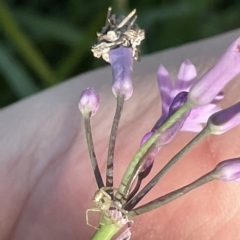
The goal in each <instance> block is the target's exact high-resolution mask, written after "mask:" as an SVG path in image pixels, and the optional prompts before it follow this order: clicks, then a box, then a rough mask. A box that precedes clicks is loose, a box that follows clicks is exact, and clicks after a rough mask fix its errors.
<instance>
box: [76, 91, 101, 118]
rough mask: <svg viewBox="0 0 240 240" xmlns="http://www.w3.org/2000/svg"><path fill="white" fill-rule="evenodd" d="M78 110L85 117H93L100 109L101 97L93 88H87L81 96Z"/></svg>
mask: <svg viewBox="0 0 240 240" xmlns="http://www.w3.org/2000/svg"><path fill="white" fill-rule="evenodd" d="M78 108H79V110H80V112H81V113H82V115H83V116H93V115H94V114H95V113H96V112H97V111H98V108H99V95H98V93H97V92H96V91H95V90H94V89H93V88H87V89H86V90H84V91H83V92H82V94H81V96H80V100H79V103H78Z"/></svg>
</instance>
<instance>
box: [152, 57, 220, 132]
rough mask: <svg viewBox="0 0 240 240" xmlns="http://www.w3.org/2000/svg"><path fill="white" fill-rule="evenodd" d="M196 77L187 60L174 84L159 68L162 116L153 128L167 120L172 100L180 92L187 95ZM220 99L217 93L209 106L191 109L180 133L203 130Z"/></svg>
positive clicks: (162, 69)
mask: <svg viewBox="0 0 240 240" xmlns="http://www.w3.org/2000/svg"><path fill="white" fill-rule="evenodd" d="M196 76H197V72H196V68H195V66H194V65H193V64H192V63H191V62H190V60H188V59H186V60H185V61H184V62H183V63H182V64H181V66H180V69H179V72H178V75H177V79H176V81H175V83H174V84H173V83H172V81H171V79H170V77H169V74H168V71H167V70H166V69H165V68H164V67H163V66H162V65H161V66H160V67H159V69H158V77H157V81H158V87H159V90H160V94H161V98H162V115H161V117H160V119H159V120H158V121H157V123H156V124H155V127H154V128H159V127H160V126H161V125H162V124H163V123H164V122H165V121H166V120H167V119H168V117H169V113H170V110H171V108H170V107H171V104H172V103H173V100H174V98H176V97H177V96H178V94H179V93H181V92H186V93H188V92H189V89H190V88H191V86H192V85H193V84H194V83H195V82H196ZM222 98H223V95H222V93H219V94H218V95H217V96H216V97H215V98H214V99H213V101H212V102H211V103H210V104H207V105H205V106H201V107H197V108H194V109H192V110H191V112H190V114H189V116H188V117H187V119H186V121H185V122H184V123H183V125H182V127H181V131H189V132H200V131H201V130H202V128H203V127H202V124H204V123H206V122H207V120H208V118H209V116H210V115H211V114H213V113H215V112H217V111H219V110H220V108H219V107H217V106H216V103H218V102H219V101H220V100H221V99H222ZM183 103H185V102H182V104H183ZM182 104H180V105H179V107H181V105H182ZM179 107H178V108H179ZM176 110H178V109H175V111H176Z"/></svg>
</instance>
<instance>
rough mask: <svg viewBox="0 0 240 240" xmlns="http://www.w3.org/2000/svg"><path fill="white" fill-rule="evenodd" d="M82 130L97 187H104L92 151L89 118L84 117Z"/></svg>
mask: <svg viewBox="0 0 240 240" xmlns="http://www.w3.org/2000/svg"><path fill="white" fill-rule="evenodd" d="M84 128H85V133H86V139H87V145H88V152H89V156H90V159H91V163H92V168H93V172H94V176H95V179H96V182H97V185H98V188H99V189H100V188H102V187H104V183H103V180H102V176H101V172H100V170H99V167H98V163H97V158H96V154H95V150H94V144H93V138H92V131H91V124H90V117H89V116H87V117H84Z"/></svg>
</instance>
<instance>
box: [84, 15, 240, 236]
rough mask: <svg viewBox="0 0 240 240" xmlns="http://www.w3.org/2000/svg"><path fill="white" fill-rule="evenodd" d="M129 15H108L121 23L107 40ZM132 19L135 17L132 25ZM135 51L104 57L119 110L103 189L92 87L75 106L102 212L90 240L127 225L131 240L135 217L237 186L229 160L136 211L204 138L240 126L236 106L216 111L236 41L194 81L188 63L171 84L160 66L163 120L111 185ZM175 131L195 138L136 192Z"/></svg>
mask: <svg viewBox="0 0 240 240" xmlns="http://www.w3.org/2000/svg"><path fill="white" fill-rule="evenodd" d="M131 14H132V13H131ZM131 14H130V15H129V16H127V17H126V18H122V17H121V21H120V20H117V19H116V17H115V16H114V18H113V17H112V16H108V20H109V24H110V25H111V24H113V23H112V22H111V21H112V19H114V21H115V22H118V23H119V22H120V25H121V26H118V27H117V25H116V24H115V25H114V27H115V28H114V27H113V25H111V29H109V26H108V27H107V28H104V34H106V35H107V37H108V38H109V37H113V40H114V39H115V38H116V37H117V36H118V35H117V34H119V31H120V30H119V29H120V28H122V29H124V31H130V30H131V29H130V28H129V26H130V27H131V26H135V25H134V24H131V23H129V20H130V19H131V17H132V15H133V14H132V15H131ZM134 14H135V12H134ZM135 20H136V19H135V18H134V20H133V23H135ZM133 30H136V29H135V28H134V29H133ZM109 31H110V32H109ZM112 31H113V32H112ZM141 31H143V30H141ZM123 35H124V34H123ZM123 35H121V36H123ZM104 36H105V35H104ZM104 36H103V35H99V37H100V38H101V39H104V40H108V42H111V41H110V40H109V39H108V38H106V36H105V37H104ZM114 36H115V38H114ZM111 39H112V38H111ZM115 40H116V39H115ZM115 40H114V41H115ZM135 50H136V49H134V47H133V46H132V45H131V44H129V45H124V44H120V45H119V46H117V47H116V46H115V48H112V49H109V51H108V53H107V57H106V58H107V60H108V61H109V62H110V64H111V68H112V75H113V84H112V91H113V94H114V96H115V97H116V100H117V104H116V105H117V107H116V113H115V116H114V119H113V125H112V130H111V135H110V139H109V147H108V156H107V174H106V184H105V185H104V183H103V180H102V177H101V173H100V171H99V168H98V164H97V158H96V155H95V152H94V145H93V141H92V134H91V126H90V118H91V116H93V115H94V114H95V113H96V112H97V110H98V107H99V96H98V94H97V93H96V92H95V91H94V90H93V89H92V88H89V89H87V90H85V91H84V92H83V94H82V95H81V98H80V102H79V109H80V111H81V113H82V114H83V116H84V120H85V131H86V138H87V143H88V150H89V155H90V159H91V162H92V166H93V170H94V174H95V178H96V182H97V184H98V187H99V189H98V190H97V192H96V194H95V196H94V199H93V201H94V203H95V205H96V206H97V211H100V212H101V218H100V221H99V229H98V230H97V231H96V233H95V235H94V237H93V239H103V236H104V239H111V237H112V236H113V235H114V234H115V233H117V232H118V231H119V230H120V229H121V228H123V227H124V225H127V229H126V230H125V231H124V232H123V234H122V235H120V236H119V238H118V239H130V236H131V233H130V226H131V224H132V222H133V219H134V217H136V216H137V215H139V214H143V213H145V212H148V211H151V210H153V209H155V208H158V207H160V206H162V205H163V204H166V203H168V202H170V201H173V200H175V199H176V198H178V197H181V196H182V195H184V194H186V193H187V192H189V191H191V190H193V189H195V188H197V187H199V186H200V185H202V184H205V183H207V182H209V181H212V180H223V181H236V182H240V158H234V159H229V160H225V161H222V162H220V163H219V164H218V165H217V166H216V167H215V168H214V169H213V170H211V171H209V172H208V173H207V174H205V175H203V176H202V177H200V178H199V179H197V180H195V181H194V182H192V183H190V184H188V185H186V186H184V187H181V188H179V189H177V190H175V191H174V192H171V193H169V194H167V195H164V196H160V197H159V198H156V199H155V200H153V201H151V202H149V203H147V204H144V205H142V206H140V207H137V208H135V206H136V204H137V203H138V202H139V201H140V200H141V199H142V198H143V197H144V196H145V195H146V194H147V193H148V192H149V191H150V190H151V189H152V188H153V187H154V186H155V185H156V183H157V182H158V181H159V180H160V179H161V177H162V176H163V175H164V174H165V173H166V172H167V171H168V170H169V169H170V168H171V167H172V166H174V164H175V163H176V162H177V161H179V160H180V159H181V157H182V156H183V154H185V153H186V152H187V151H188V150H189V149H190V148H191V147H192V146H194V145H195V144H196V143H197V142H198V141H199V140H201V139H202V138H203V137H205V136H206V135H207V134H222V133H224V132H226V131H228V130H230V129H232V128H233V127H235V126H237V125H238V124H240V102H238V103H236V104H235V105H233V106H230V107H229V108H226V109H221V108H219V107H218V106H217V104H218V103H219V101H221V100H222V99H223V92H222V89H223V88H224V86H225V85H226V84H227V83H228V82H229V81H230V80H232V79H233V78H234V77H235V76H237V75H238V74H239V73H240V38H238V39H237V40H236V41H234V42H233V43H232V44H231V45H230V46H229V48H228V49H227V50H226V52H225V53H224V54H223V55H222V57H221V58H220V60H219V61H218V62H217V63H216V64H215V65H214V66H213V67H212V68H211V69H210V70H209V71H208V72H206V73H205V75H203V76H202V77H201V78H197V72H196V68H195V66H194V65H193V64H192V63H191V61H190V60H188V59H186V60H185V61H184V62H183V63H182V64H181V66H180V69H179V72H178V75H177V78H176V80H175V81H174V82H173V81H172V80H171V79H170V77H169V73H168V71H167V70H166V69H165V68H164V66H162V65H160V67H159V69H158V73H157V83H158V88H159V92H160V95H161V99H162V114H161V117H160V118H159V119H158V120H157V121H156V123H155V125H154V126H153V127H151V128H150V129H151V130H150V131H149V132H147V133H146V134H145V135H144V136H143V138H142V140H141V143H140V145H141V146H140V148H139V150H138V151H137V152H136V154H135V155H134V156H133V158H132V160H131V161H130V163H129V165H128V167H127V168H126V171H125V173H124V176H123V178H122V181H121V184H120V186H119V187H118V188H115V187H114V186H113V163H114V162H113V160H114V149H115V140H116V137H117V129H118V124H119V121H120V117H121V112H122V109H123V104H124V102H125V100H127V99H129V98H130V97H131V95H132V93H133V85H132V71H133V58H134V57H133V55H134V54H133V51H135ZM179 131H191V132H195V133H197V135H196V136H195V137H194V138H193V139H192V140H191V141H190V142H189V143H188V144H187V145H186V146H185V147H184V148H183V149H182V150H181V151H180V152H179V153H177V154H176V155H175V156H174V157H173V158H172V159H170V160H169V162H168V163H167V164H166V165H165V166H164V167H163V168H162V169H161V170H160V171H159V172H158V173H157V174H156V175H155V176H154V177H153V179H152V180H150V181H149V183H148V184H147V185H146V186H145V187H144V188H142V189H141V191H139V188H140V186H141V182H142V179H144V178H145V177H146V176H147V175H148V174H149V172H150V171H151V169H152V167H153V163H154V159H155V156H156V155H157V153H158V152H159V150H160V149H161V148H162V147H163V146H165V145H167V144H169V143H171V141H172V139H173V138H174V137H175V136H176V135H177V133H178V132H179ZM136 180H137V182H136V184H135V185H134V182H135V181H136ZM133 186H134V187H133ZM89 211H96V208H93V209H88V210H87V213H88V212H89ZM87 219H88V218H87ZM87 223H88V222H87ZM130 223H131V224H130ZM88 224H89V223H88ZM89 225H90V224H89Z"/></svg>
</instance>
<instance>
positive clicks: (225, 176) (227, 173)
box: [214, 158, 240, 182]
mask: <svg viewBox="0 0 240 240" xmlns="http://www.w3.org/2000/svg"><path fill="white" fill-rule="evenodd" d="M214 177H215V178H216V179H218V180H222V181H236V182H240V158H233V159H229V160H225V161H222V162H220V163H219V164H218V165H217V166H216V168H215V170H214Z"/></svg>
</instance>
